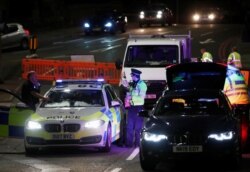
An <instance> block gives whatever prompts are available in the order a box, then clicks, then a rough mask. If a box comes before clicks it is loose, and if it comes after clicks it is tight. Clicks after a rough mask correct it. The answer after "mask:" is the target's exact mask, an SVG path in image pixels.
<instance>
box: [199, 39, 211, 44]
mask: <svg viewBox="0 0 250 172" xmlns="http://www.w3.org/2000/svg"><path fill="white" fill-rule="evenodd" d="M209 43H214V40H213V39H211V38H209V39H206V40H205V41H200V44H209Z"/></svg>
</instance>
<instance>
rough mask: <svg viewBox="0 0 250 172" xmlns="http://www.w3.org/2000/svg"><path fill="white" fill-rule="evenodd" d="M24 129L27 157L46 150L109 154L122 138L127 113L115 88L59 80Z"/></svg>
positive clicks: (94, 82)
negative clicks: (85, 149)
mask: <svg viewBox="0 0 250 172" xmlns="http://www.w3.org/2000/svg"><path fill="white" fill-rule="evenodd" d="M46 96H48V97H49V100H48V101H43V102H41V103H40V104H39V106H38V107H37V109H36V112H35V113H34V114H32V115H31V116H30V118H28V119H27V121H26V123H25V126H24V139H25V141H24V145H25V150H26V154H32V153H36V152H37V151H38V150H39V149H40V148H47V147H93V148H98V149H99V150H100V151H104V152H109V151H110V150H111V143H112V142H114V141H116V140H118V139H119V138H120V132H121V130H120V127H122V125H123V119H124V117H123V116H124V114H125V110H124V107H123V104H122V102H121V100H120V99H119V98H118V97H117V95H116V93H115V91H114V89H113V87H112V86H111V85H110V84H107V83H105V82H103V81H99V80H58V81H57V82H56V86H54V87H52V88H51V89H50V90H49V91H48V92H47V93H46Z"/></svg>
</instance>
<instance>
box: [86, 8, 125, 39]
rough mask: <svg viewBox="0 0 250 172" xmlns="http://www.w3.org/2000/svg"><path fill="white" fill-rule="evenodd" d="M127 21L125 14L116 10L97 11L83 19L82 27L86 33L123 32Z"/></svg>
mask: <svg viewBox="0 0 250 172" xmlns="http://www.w3.org/2000/svg"><path fill="white" fill-rule="evenodd" d="M127 22H128V21H127V16H125V15H124V14H123V13H121V12H118V11H116V10H111V11H106V10H105V11H98V12H97V13H96V14H95V15H94V16H92V17H89V18H87V19H86V20H85V21H84V23H83V29H84V32H85V34H86V35H90V34H92V33H95V32H103V33H110V34H115V33H117V32H120V33H124V32H126V29H127Z"/></svg>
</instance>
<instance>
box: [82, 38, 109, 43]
mask: <svg viewBox="0 0 250 172" xmlns="http://www.w3.org/2000/svg"><path fill="white" fill-rule="evenodd" d="M103 39H105V37H102V38H98V39H91V40H90V41H85V42H84V44H88V43H91V42H95V41H99V40H103Z"/></svg>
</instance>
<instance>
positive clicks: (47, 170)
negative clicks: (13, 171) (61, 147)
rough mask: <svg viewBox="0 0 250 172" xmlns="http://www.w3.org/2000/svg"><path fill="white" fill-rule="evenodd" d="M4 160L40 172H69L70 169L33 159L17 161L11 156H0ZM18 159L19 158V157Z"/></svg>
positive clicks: (16, 158)
mask: <svg viewBox="0 0 250 172" xmlns="http://www.w3.org/2000/svg"><path fill="white" fill-rule="evenodd" d="M2 157H4V158H6V159H9V160H11V161H14V162H17V163H20V164H23V165H27V166H30V167H33V168H36V169H39V170H41V172H59V171H60V172H69V171H70V170H71V169H70V168H65V167H61V166H59V165H54V164H49V163H48V162H46V161H42V160H38V159H35V158H25V159H23V158H22V159H18V157H13V155H11V156H9V155H5V156H2ZM19 158H20V157H19Z"/></svg>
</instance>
